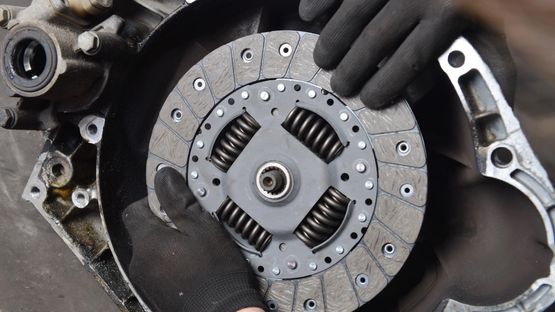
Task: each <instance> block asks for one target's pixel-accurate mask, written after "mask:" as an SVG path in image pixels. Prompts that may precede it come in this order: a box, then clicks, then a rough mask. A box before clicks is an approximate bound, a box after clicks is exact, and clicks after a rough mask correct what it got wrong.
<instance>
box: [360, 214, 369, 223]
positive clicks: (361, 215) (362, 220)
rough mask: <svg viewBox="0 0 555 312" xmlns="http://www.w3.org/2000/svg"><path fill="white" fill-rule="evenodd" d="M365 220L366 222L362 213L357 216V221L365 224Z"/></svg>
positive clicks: (365, 217)
mask: <svg viewBox="0 0 555 312" xmlns="http://www.w3.org/2000/svg"><path fill="white" fill-rule="evenodd" d="M366 220H368V217H367V216H366V215H365V214H364V213H361V214H359V215H358V221H360V222H366Z"/></svg>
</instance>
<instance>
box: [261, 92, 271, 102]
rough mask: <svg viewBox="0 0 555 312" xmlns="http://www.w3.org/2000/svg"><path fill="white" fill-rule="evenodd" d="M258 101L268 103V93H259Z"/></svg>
mask: <svg viewBox="0 0 555 312" xmlns="http://www.w3.org/2000/svg"><path fill="white" fill-rule="evenodd" d="M260 99H261V100H262V101H269V100H270V93H268V92H267V91H262V92H260Z"/></svg>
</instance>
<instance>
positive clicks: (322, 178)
mask: <svg viewBox="0 0 555 312" xmlns="http://www.w3.org/2000/svg"><path fill="white" fill-rule="evenodd" d="M317 38H318V37H317V36H316V35H312V34H307V33H301V32H295V31H280V32H271V33H265V34H256V35H252V36H249V37H245V38H241V39H239V40H236V41H234V42H232V43H229V44H228V45H225V46H223V47H221V48H219V49H217V50H215V51H214V52H212V53H211V54H209V55H208V56H207V57H205V58H204V59H203V60H202V61H201V62H200V63H198V64H197V65H195V66H194V67H193V68H191V69H190V70H189V72H187V73H186V74H185V75H184V77H183V78H182V79H181V80H180V81H179V83H178V84H177V86H176V88H175V89H174V90H173V91H172V92H171V94H170V95H169V96H168V98H167V100H166V102H165V104H164V106H163V107H162V109H161V112H160V115H159V118H158V122H157V123H156V125H155V127H154V130H153V133H152V137H151V141H150V156H149V159H148V162H147V185H148V187H149V190H150V191H149V199H150V204H151V208H152V210H153V211H154V212H155V213H156V214H157V215H158V216H159V217H160V218H162V219H165V220H166V221H169V220H168V219H167V216H165V214H164V212H163V210H162V209H161V207H160V205H159V203H158V201H157V199H156V195H155V193H154V189H153V187H154V185H153V180H154V175H155V174H156V171H157V170H159V169H160V168H162V167H164V166H171V167H173V168H175V169H176V170H178V171H179V172H181V173H182V174H183V175H184V176H185V177H186V178H187V180H188V184H189V186H190V188H191V190H193V192H195V194H196V196H197V198H198V200H199V201H200V203H201V204H202V206H203V207H204V208H205V209H206V210H207V211H209V212H210V213H212V214H213V215H214V217H216V218H218V219H219V220H220V221H221V222H222V223H223V224H224V226H225V227H226V228H227V230H228V231H229V232H230V233H231V234H232V236H233V238H234V239H235V241H236V242H237V244H238V245H239V246H240V247H241V248H242V249H243V251H244V254H245V257H246V258H247V260H248V261H249V263H250V264H251V265H252V267H253V269H254V270H255V271H256V272H257V274H258V276H259V280H260V284H261V291H262V293H263V294H264V296H265V297H266V299H267V300H268V307H269V309H270V310H279V311H293V310H295V311H297V310H298V311H304V310H308V311H311V310H324V309H325V310H327V311H339V310H354V309H356V308H357V307H359V306H361V305H362V304H364V303H365V302H368V301H369V300H371V299H372V298H373V297H374V296H376V295H377V294H378V293H379V292H380V291H381V290H382V289H383V288H384V287H385V286H386V285H387V283H388V282H389V281H390V280H391V279H392V278H393V277H394V276H395V274H397V272H398V271H399V270H400V268H401V266H402V265H403V263H404V262H405V261H406V259H407V257H408V255H409V253H410V250H411V249H412V246H413V244H414V242H415V240H416V237H417V236H418V233H419V230H420V226H421V224H422V219H423V216H424V210H425V204H426V193H427V172H426V156H425V150H424V145H423V140H422V137H421V134H420V131H419V129H418V126H417V124H416V121H415V119H414V116H413V114H412V112H411V110H410V107H409V106H408V104H407V103H406V102H405V101H401V102H400V103H398V105H396V106H394V107H391V108H389V109H385V110H381V111H372V110H369V109H367V108H365V107H364V105H363V104H362V103H361V102H360V100H358V99H354V98H351V99H346V98H341V97H338V96H336V95H334V94H333V93H332V92H331V91H330V90H331V88H330V86H329V78H330V74H329V73H328V72H325V71H323V70H321V69H320V68H318V67H317V66H316V65H315V64H314V61H313V59H312V52H313V49H314V46H315V43H316V41H317ZM162 208H163V207H162Z"/></svg>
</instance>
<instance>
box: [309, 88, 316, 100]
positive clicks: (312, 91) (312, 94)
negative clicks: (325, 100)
mask: <svg viewBox="0 0 555 312" xmlns="http://www.w3.org/2000/svg"><path fill="white" fill-rule="evenodd" d="M308 97H309V98H311V99H313V98H315V97H316V91H314V90H309V91H308Z"/></svg>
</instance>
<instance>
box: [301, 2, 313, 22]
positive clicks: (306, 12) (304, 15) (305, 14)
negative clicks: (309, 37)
mask: <svg viewBox="0 0 555 312" xmlns="http://www.w3.org/2000/svg"><path fill="white" fill-rule="evenodd" d="M299 17H300V18H301V20H303V21H304V22H312V21H314V20H315V19H316V14H315V12H314V10H311V9H310V8H307V7H306V6H302V5H301V6H299Z"/></svg>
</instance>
